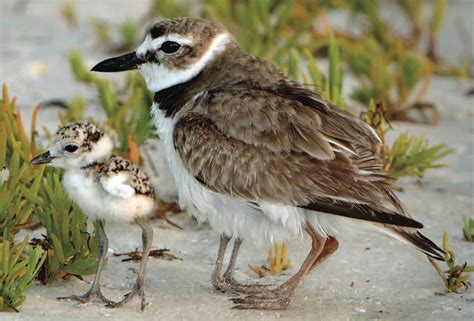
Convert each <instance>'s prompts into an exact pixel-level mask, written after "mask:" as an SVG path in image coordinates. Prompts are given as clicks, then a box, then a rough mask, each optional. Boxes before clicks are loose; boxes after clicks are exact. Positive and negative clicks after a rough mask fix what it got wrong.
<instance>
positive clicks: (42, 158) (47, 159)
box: [30, 150, 54, 165]
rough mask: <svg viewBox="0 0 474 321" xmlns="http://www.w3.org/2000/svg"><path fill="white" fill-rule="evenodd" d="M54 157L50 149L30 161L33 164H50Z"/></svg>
mask: <svg viewBox="0 0 474 321" xmlns="http://www.w3.org/2000/svg"><path fill="white" fill-rule="evenodd" d="M53 159H54V157H52V156H51V153H50V152H49V150H48V151H47V152H46V153H43V154H41V155H38V156H36V157H35V158H33V159H32V160H31V161H30V163H31V164H33V165H39V164H48V163H51V161H52V160H53Z"/></svg>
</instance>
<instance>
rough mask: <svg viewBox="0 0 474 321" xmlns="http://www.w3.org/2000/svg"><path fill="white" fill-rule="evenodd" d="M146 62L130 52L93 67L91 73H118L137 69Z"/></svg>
mask: <svg viewBox="0 0 474 321" xmlns="http://www.w3.org/2000/svg"><path fill="white" fill-rule="evenodd" d="M144 62H146V61H145V60H144V59H142V58H139V57H137V53H136V52H135V51H134V52H130V53H128V54H125V55H122V56H118V57H114V58H109V59H106V60H104V61H102V62H99V63H98V64H97V65H95V66H94V67H92V69H91V71H99V72H117V71H125V70H134V69H137V68H138V66H140V65H141V64H142V63H144Z"/></svg>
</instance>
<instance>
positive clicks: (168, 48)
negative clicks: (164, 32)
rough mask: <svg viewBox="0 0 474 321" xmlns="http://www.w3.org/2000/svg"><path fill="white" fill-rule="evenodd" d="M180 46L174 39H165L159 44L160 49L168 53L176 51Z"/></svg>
mask: <svg viewBox="0 0 474 321" xmlns="http://www.w3.org/2000/svg"><path fill="white" fill-rule="evenodd" d="M179 48H181V45H180V44H179V43H177V42H174V41H165V42H163V43H162V44H161V47H160V50H161V51H163V52H164V53H167V54H170V53H173V52H176V51H178V50H179Z"/></svg>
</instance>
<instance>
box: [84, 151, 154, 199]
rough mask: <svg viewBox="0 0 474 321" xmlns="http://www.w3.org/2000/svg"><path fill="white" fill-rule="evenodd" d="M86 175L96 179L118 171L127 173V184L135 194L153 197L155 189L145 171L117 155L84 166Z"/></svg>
mask: <svg viewBox="0 0 474 321" xmlns="http://www.w3.org/2000/svg"><path fill="white" fill-rule="evenodd" d="M84 171H85V173H86V174H87V175H89V176H93V177H94V178H95V179H97V181H100V180H101V179H102V178H106V177H111V176H114V175H117V174H118V173H127V174H129V179H128V180H127V182H126V183H127V185H130V186H131V187H132V188H133V189H134V190H135V193H136V194H141V195H146V196H150V197H155V191H154V188H153V185H152V184H151V182H150V179H149V178H148V176H147V175H146V174H145V172H144V171H143V170H142V169H141V168H140V167H138V166H136V165H135V164H133V163H132V162H131V161H129V160H127V159H124V158H122V157H119V156H115V155H113V156H111V157H110V158H108V159H107V160H105V161H104V162H101V163H94V164H91V165H90V166H88V167H87V168H84Z"/></svg>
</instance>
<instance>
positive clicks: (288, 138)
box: [92, 18, 442, 309]
mask: <svg viewBox="0 0 474 321" xmlns="http://www.w3.org/2000/svg"><path fill="white" fill-rule="evenodd" d="M133 69H137V70H138V71H139V72H140V73H141V75H142V76H143V77H144V78H145V81H146V83H147V87H148V89H149V90H151V91H152V92H154V93H155V96H154V105H153V111H152V113H153V116H154V119H155V122H156V127H157V129H158V133H159V135H160V138H161V139H162V140H163V143H164V146H165V149H166V158H167V161H168V163H169V166H170V168H171V171H172V173H173V175H174V177H175V180H176V184H177V187H178V192H179V201H180V205H181V206H182V207H183V208H185V209H187V210H188V211H189V212H191V213H192V214H193V215H195V216H196V217H197V218H198V219H201V220H208V221H209V223H210V225H211V226H212V227H213V228H214V229H215V230H217V231H218V232H220V233H222V235H223V236H222V238H221V245H220V247H219V253H218V259H217V264H216V269H215V271H214V274H213V281H214V284H215V285H216V286H217V287H218V288H221V289H224V290H230V291H233V292H237V293H244V294H249V295H248V296H246V297H242V298H237V299H235V300H234V302H235V303H237V304H238V305H237V306H236V307H237V308H242V309H247V308H259V309H282V308H286V307H288V305H289V304H290V302H291V300H292V298H293V296H294V294H295V292H296V289H297V287H298V285H299V284H300V282H301V281H302V280H303V278H304V277H305V276H306V275H307V274H308V273H309V272H310V271H311V270H312V269H314V268H315V267H316V266H318V265H319V264H320V263H321V262H323V261H324V260H325V259H326V258H328V257H329V256H330V255H331V254H332V253H334V252H335V251H336V249H337V247H338V241H337V240H336V236H337V231H338V226H339V223H340V222H341V221H344V220H352V223H353V224H355V222H356V221H365V222H366V223H369V224H371V225H375V226H377V227H379V228H382V229H383V230H385V231H387V232H388V233H390V234H392V235H393V236H396V237H398V238H399V239H402V240H403V241H405V242H407V243H409V244H411V245H413V246H415V247H416V248H418V249H419V250H421V251H422V252H424V253H426V254H427V255H430V256H432V257H434V258H437V259H441V253H442V250H441V249H440V248H438V247H437V246H436V245H435V244H434V243H433V242H431V241H430V240H428V239H427V238H426V237H424V236H423V235H422V234H420V233H419V232H418V231H417V229H419V228H422V227H423V226H422V224H421V223H419V222H417V221H415V220H414V219H412V218H411V217H410V216H409V215H408V213H407V211H406V210H405V208H404V207H403V205H402V204H401V203H400V201H399V200H398V198H397V197H396V196H395V194H394V193H393V192H392V190H391V186H390V180H389V178H388V177H387V175H386V173H384V172H383V170H382V167H381V165H380V163H379V161H378V155H377V152H378V150H379V148H380V144H381V143H380V140H379V138H378V137H377V135H376V134H375V132H374V131H373V130H372V128H370V127H369V126H368V125H366V124H365V123H363V122H362V121H361V120H359V119H357V118H356V117H354V116H353V115H352V114H350V113H347V112H344V111H342V110H340V109H338V108H336V107H335V106H333V105H331V104H330V103H329V102H327V101H325V100H324V99H323V98H322V97H321V95H319V94H318V93H317V92H314V91H311V90H308V89H306V88H305V87H303V86H302V85H300V84H297V83H295V82H293V81H291V80H290V79H288V78H287V77H286V76H284V75H283V74H281V73H280V72H279V70H278V69H277V68H276V67H275V66H274V65H273V64H271V63H269V62H267V61H265V60H263V59H260V58H258V57H254V56H252V55H250V54H248V53H247V52H245V51H243V50H242V49H240V48H239V45H238V44H237V42H236V40H235V38H234V37H233V36H232V35H231V34H229V32H228V31H227V30H226V29H225V28H224V27H223V26H222V25H220V24H218V23H215V22H211V21H206V20H202V19H197V18H178V19H172V20H165V21H162V22H159V23H157V24H155V25H154V26H153V27H152V28H151V29H150V30H149V32H148V33H147V35H146V37H145V40H144V41H143V43H142V44H141V45H140V47H139V48H138V49H137V50H136V51H134V52H132V53H129V54H126V55H123V56H120V57H115V58H111V59H107V60H105V61H103V62H101V63H99V64H97V65H96V66H95V67H93V68H92V70H93V71H102V72H116V71H124V70H133ZM302 230H306V232H307V233H308V234H309V235H310V237H311V238H312V247H311V250H310V252H309V254H308V256H307V258H306V260H305V261H304V263H303V264H302V266H301V268H300V269H299V271H298V272H297V273H296V274H295V275H294V276H293V277H291V278H290V279H289V280H288V281H286V282H285V283H283V284H282V285H281V286H279V287H277V288H275V289H269V288H266V287H254V286H245V285H240V284H237V283H236V282H235V281H234V280H233V278H232V271H233V268H234V264H235V258H236V256H237V253H238V250H239V246H240V242H241V240H242V239H246V238H247V239H252V240H256V239H262V238H263V239H266V240H270V241H273V240H278V239H280V240H281V239H285V238H288V237H291V236H293V235H298V234H300V233H301V231H302ZM230 237H234V238H235V239H236V242H235V243H234V249H233V251H232V255H231V260H230V262H229V266H228V269H227V272H226V273H225V274H224V277H221V276H220V272H221V268H222V259H223V257H224V252H225V248H226V245H227V242H228V241H229V238H230Z"/></svg>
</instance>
